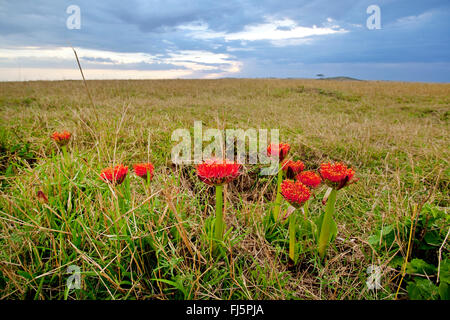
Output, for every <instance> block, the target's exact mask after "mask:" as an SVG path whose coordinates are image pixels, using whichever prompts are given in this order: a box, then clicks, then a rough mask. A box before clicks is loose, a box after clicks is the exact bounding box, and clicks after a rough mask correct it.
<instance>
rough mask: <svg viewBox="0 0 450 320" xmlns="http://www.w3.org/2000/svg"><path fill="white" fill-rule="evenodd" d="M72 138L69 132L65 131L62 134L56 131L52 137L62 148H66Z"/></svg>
mask: <svg viewBox="0 0 450 320" xmlns="http://www.w3.org/2000/svg"><path fill="white" fill-rule="evenodd" d="M70 136H71V134H70V132H68V131H63V132H61V133H59V132H57V131H55V132H53V134H52V135H51V138H52V139H53V140H54V141H55V142H56V143H57V144H59V145H60V146H64V145H66V144H68V143H69V140H70Z"/></svg>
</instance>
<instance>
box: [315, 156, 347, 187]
mask: <svg viewBox="0 0 450 320" xmlns="http://www.w3.org/2000/svg"><path fill="white" fill-rule="evenodd" d="M319 172H320V175H321V176H322V178H323V179H324V180H325V183H326V184H327V185H328V186H329V187H331V188H334V189H336V190H339V189H342V188H343V187H345V186H347V185H349V184H351V183H353V182H356V180H355V179H353V176H354V175H355V171H354V170H353V169H350V168H347V166H346V165H345V164H343V163H342V162H335V163H331V162H328V163H322V164H321V165H320V169H319Z"/></svg>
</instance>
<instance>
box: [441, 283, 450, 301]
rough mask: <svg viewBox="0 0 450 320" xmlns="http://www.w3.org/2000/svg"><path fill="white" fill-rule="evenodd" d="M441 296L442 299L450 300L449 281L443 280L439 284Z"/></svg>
mask: <svg viewBox="0 0 450 320" xmlns="http://www.w3.org/2000/svg"><path fill="white" fill-rule="evenodd" d="M439 296H440V297H441V300H450V286H449V285H448V283H447V282H441V283H440V284H439Z"/></svg>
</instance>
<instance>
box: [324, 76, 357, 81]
mask: <svg viewBox="0 0 450 320" xmlns="http://www.w3.org/2000/svg"><path fill="white" fill-rule="evenodd" d="M317 80H337V81H349V80H351V81H363V80H361V79H356V78H352V77H327V78H319V79H317Z"/></svg>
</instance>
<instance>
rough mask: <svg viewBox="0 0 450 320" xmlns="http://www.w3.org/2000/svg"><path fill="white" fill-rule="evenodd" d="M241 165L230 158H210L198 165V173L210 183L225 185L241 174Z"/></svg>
mask: <svg viewBox="0 0 450 320" xmlns="http://www.w3.org/2000/svg"><path fill="white" fill-rule="evenodd" d="M240 169H241V165H240V164H238V163H235V162H232V161H229V160H226V159H225V160H220V159H209V160H206V161H205V162H204V163H201V164H199V165H197V175H198V177H199V179H200V180H201V181H203V182H204V183H206V184H209V185H215V186H218V185H224V184H226V183H229V182H231V181H232V180H234V179H235V178H237V177H238V176H239V175H240Z"/></svg>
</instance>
